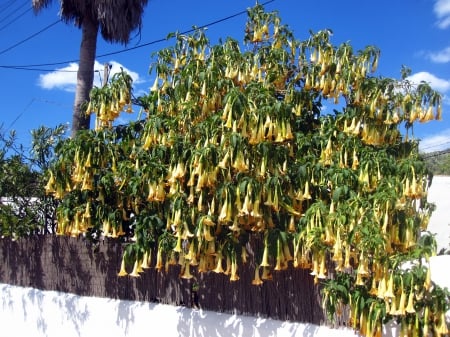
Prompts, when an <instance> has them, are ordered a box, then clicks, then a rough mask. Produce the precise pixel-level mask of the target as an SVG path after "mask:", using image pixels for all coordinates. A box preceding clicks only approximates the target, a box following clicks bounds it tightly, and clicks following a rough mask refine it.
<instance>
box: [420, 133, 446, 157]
mask: <svg viewBox="0 0 450 337" xmlns="http://www.w3.org/2000/svg"><path fill="white" fill-rule="evenodd" d="M448 148H450V129H447V130H443V131H441V132H439V133H437V134H434V135H431V136H426V137H424V138H422V140H421V141H420V143H419V149H420V151H421V152H434V151H443V150H446V149H448Z"/></svg>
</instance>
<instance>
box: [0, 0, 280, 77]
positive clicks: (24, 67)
mask: <svg viewBox="0 0 450 337" xmlns="http://www.w3.org/2000/svg"><path fill="white" fill-rule="evenodd" d="M274 1H275V0H269V1H266V2H264V3H263V4H261V5H267V4H269V3H271V2H274ZM246 13H247V10H243V11H240V12H238V13H235V14H232V15H229V16H227V17H224V18H222V19H218V20H215V21H212V22H209V23H206V24H204V25H201V26H198V27H196V28H191V29H188V30H186V31H184V32H181V33H180V34H189V33H192V32H194V31H196V30H198V29H203V28H207V27H211V26H214V25H216V24H218V23H221V22H224V21H228V20H230V19H233V18H235V17H237V16H240V15H243V14H246ZM164 41H167V38H160V39H157V40H153V41H150V42H147V43H143V44H138V45H136V46H134V47H129V48H124V49H122V50H117V51H114V52H110V53H104V54H101V55H97V56H96V58H103V57H106V56H111V55H117V54H121V53H125V52H129V51H132V50H135V49H139V48H143V47H147V46H150V45H153V44H156V43H161V42H164ZM78 61H79V59H73V60H67V61H61V62H52V63H41V64H29V65H9V66H8V65H0V68H7V69H15V70H31V71H56V70H55V69H53V70H46V69H39V68H38V67H48V66H57V65H63V64H67V63H77V62H78Z"/></svg>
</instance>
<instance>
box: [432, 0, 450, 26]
mask: <svg viewBox="0 0 450 337" xmlns="http://www.w3.org/2000/svg"><path fill="white" fill-rule="evenodd" d="M433 11H434V14H436V17H437V19H438V20H437V23H436V24H437V26H438V27H439V28H440V29H445V28H447V27H449V26H450V0H436V2H435V3H434V7H433Z"/></svg>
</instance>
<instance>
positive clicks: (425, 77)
mask: <svg viewBox="0 0 450 337" xmlns="http://www.w3.org/2000/svg"><path fill="white" fill-rule="evenodd" d="M408 80H409V81H410V82H411V83H413V84H419V83H420V82H422V81H424V82H426V83H428V84H429V85H430V86H431V87H432V88H433V89H434V90H436V91H439V92H441V93H444V92H446V91H448V90H449V89H450V81H449V80H445V79H442V78H439V77H436V76H434V75H433V74H431V73H429V72H426V71H421V72H418V73H415V74H413V75H411V76H409V77H408Z"/></svg>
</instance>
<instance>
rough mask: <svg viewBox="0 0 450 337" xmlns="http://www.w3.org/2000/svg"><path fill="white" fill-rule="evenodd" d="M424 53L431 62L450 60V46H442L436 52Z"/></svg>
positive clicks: (446, 61)
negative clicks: (442, 47)
mask: <svg viewBox="0 0 450 337" xmlns="http://www.w3.org/2000/svg"><path fill="white" fill-rule="evenodd" d="M426 55H427V57H428V58H429V59H430V61H432V62H435V63H448V62H450V47H447V48H444V49H442V50H440V51H437V52H428V53H427V54H426Z"/></svg>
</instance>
